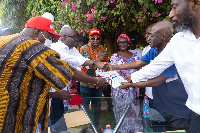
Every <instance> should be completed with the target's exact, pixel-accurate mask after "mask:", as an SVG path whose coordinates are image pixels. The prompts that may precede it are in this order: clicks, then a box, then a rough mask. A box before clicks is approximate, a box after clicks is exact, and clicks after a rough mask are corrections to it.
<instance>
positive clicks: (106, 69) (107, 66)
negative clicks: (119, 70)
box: [102, 62, 113, 72]
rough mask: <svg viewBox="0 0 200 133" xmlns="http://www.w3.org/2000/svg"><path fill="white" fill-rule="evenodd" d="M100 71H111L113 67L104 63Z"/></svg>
mask: <svg viewBox="0 0 200 133" xmlns="http://www.w3.org/2000/svg"><path fill="white" fill-rule="evenodd" d="M102 70H103V71H105V72H107V71H113V66H112V65H111V64H110V63H108V62H105V63H104V66H103V68H102Z"/></svg>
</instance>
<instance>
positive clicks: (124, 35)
mask: <svg viewBox="0 0 200 133" xmlns="http://www.w3.org/2000/svg"><path fill="white" fill-rule="evenodd" d="M122 37H124V38H126V39H127V40H128V43H130V38H129V37H128V36H127V35H126V34H121V35H119V37H118V38H117V43H118V42H119V39H120V38H122Z"/></svg>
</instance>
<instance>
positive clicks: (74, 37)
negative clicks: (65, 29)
mask: <svg viewBox="0 0 200 133" xmlns="http://www.w3.org/2000/svg"><path fill="white" fill-rule="evenodd" d="M63 37H71V38H73V39H75V40H76V36H69V35H63Z"/></svg>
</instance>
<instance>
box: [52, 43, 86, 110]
mask: <svg viewBox="0 0 200 133" xmlns="http://www.w3.org/2000/svg"><path fill="white" fill-rule="evenodd" d="M50 48H51V49H53V50H55V51H56V52H58V53H59V54H60V59H61V60H63V61H66V62H67V63H69V64H70V65H72V66H73V67H75V68H76V69H77V70H81V66H82V65H83V63H84V62H85V61H86V60H89V59H87V58H85V57H83V56H82V55H81V54H80V53H79V51H78V50H77V49H76V48H75V47H73V48H71V49H69V47H68V46H67V45H65V44H64V43H62V42H61V41H58V42H56V43H52V44H51V46H50ZM70 83H71V81H70V82H69V84H68V85H67V86H66V87H65V88H63V89H62V90H66V91H70ZM55 91H56V90H55V89H54V88H52V87H51V88H50V92H55ZM50 106H51V100H50V102H49V107H50ZM49 112H50V111H49Z"/></svg>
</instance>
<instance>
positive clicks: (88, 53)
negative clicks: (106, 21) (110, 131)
mask: <svg viewBox="0 0 200 133" xmlns="http://www.w3.org/2000/svg"><path fill="white" fill-rule="evenodd" d="M100 41H101V32H100V30H99V29H96V28H94V29H91V30H90V33H89V44H87V45H84V46H83V47H81V49H80V53H81V54H82V55H83V57H85V58H88V59H90V60H93V61H94V64H95V62H108V55H107V51H106V49H104V48H103V46H102V45H100ZM95 70H96V69H95V68H87V67H82V69H81V71H82V72H83V73H86V74H87V75H88V76H91V77H95V76H96V74H95ZM102 91H103V89H102V88H97V87H96V86H95V85H94V84H86V83H83V82H81V84H80V93H81V97H82V99H83V105H84V106H85V108H86V109H87V110H89V104H90V98H89V97H101V96H102ZM100 100H101V99H100V98H92V99H91V101H92V109H93V113H94V121H93V122H94V125H95V126H96V127H97V130H99V129H100V128H99V115H100V109H101V102H100ZM99 132H100V130H99Z"/></svg>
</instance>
